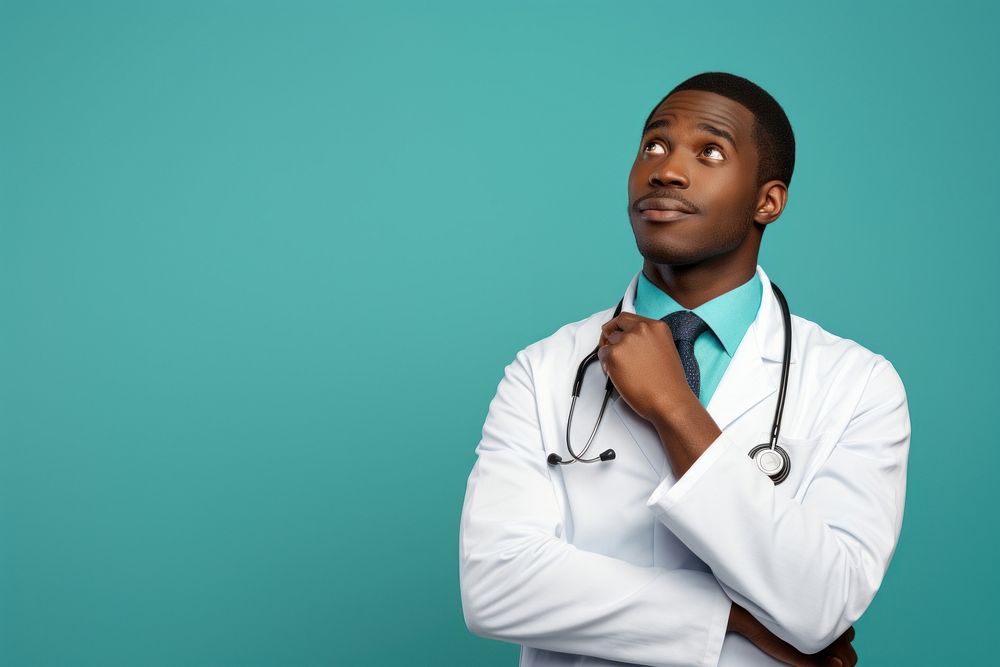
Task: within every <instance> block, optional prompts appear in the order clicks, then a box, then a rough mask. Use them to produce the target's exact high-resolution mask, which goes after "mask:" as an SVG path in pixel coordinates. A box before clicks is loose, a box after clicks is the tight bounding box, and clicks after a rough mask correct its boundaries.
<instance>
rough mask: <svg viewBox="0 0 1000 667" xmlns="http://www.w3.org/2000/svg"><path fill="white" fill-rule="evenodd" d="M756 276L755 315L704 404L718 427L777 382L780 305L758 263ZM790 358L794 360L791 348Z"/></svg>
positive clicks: (780, 349)
mask: <svg viewBox="0 0 1000 667" xmlns="http://www.w3.org/2000/svg"><path fill="white" fill-rule="evenodd" d="M757 276H758V277H759V278H760V281H761V285H762V287H763V290H762V292H761V300H760V308H759V309H758V310H757V317H756V318H754V321H753V322H752V323H751V324H750V327H749V328H748V329H747V332H746V335H744V336H743V340H742V341H741V342H740V345H739V347H738V348H737V349H736V354H734V355H733V358H732V360H731V361H730V362H729V366H728V367H727V368H726V372H725V374H723V376H722V380H721V381H720V382H719V386H718V387H717V388H716V390H715V393H714V394H713V395H712V400H711V401H709V403H708V413H709V414H710V415H712V419H714V420H715V423H716V424H717V425H718V427H719V428H720V429H722V430H725V429H726V428H728V427H729V426H731V425H733V424H734V422H735V421H736V420H737V419H739V418H740V416H742V415H743V414H745V413H746V412H747V411H748V410H750V409H751V408H752V407H754V406H755V405H757V404H758V403H760V402H761V401H763V400H764V399H766V398H768V397H769V396H771V395H772V394H774V393H775V392H776V391H777V390H778V385H779V383H780V381H781V361H782V359H783V358H784V345H785V339H784V321H783V317H782V314H781V305H780V304H779V303H778V299H777V297H775V296H774V292H773V291H772V289H771V281H770V279H768V277H767V274H766V273H764V270H763V269H762V268H761V267H760V266H759V265H758V266H757ZM791 361H792V363H794V362H795V361H796V355H795V350H794V347H793V350H792V356H791ZM756 430H758V431H759V430H760V429H759V428H757V429H756Z"/></svg>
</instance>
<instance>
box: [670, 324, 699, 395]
mask: <svg viewBox="0 0 1000 667" xmlns="http://www.w3.org/2000/svg"><path fill="white" fill-rule="evenodd" d="M662 319H663V321H664V322H666V323H667V326H668V327H670V331H671V332H673V334H674V344H675V345H676V346H677V352H678V354H680V357H681V363H682V364H684V375H685V377H687V381H688V386H689V387H691V391H693V392H694V395H695V396H697V397H699V398H701V373H700V372H699V371H698V361H697V359H695V358H694V341H695V339H697V338H698V336H700V335H701V334H702V333H704V332H706V331H708V325H707V324H706V323H705V320H703V319H701V318H700V317H698V316H697V315H695V314H694V313H692V312H691V311H690V310H678V311H677V312H674V313H670V314H669V315H667V316H666V317H664V318H662Z"/></svg>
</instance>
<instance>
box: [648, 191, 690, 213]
mask: <svg viewBox="0 0 1000 667" xmlns="http://www.w3.org/2000/svg"><path fill="white" fill-rule="evenodd" d="M647 199H673V200H674V201H679V202H680V203H681V204H683V205H684V206H687V207H688V208H690V209H691V210H692V211H694V212H695V213H697V212H698V211H699V209H698V207H697V206H695V205H694V202H692V201H690V200H688V199H686V198H684V197H682V196H680V195H678V194H677V193H676V192H668V191H666V190H654V191H653V192H650V193H648V194H645V195H643V196H642V197H639V198H638V199H636V200H635V201H634V202H632V210H633V211H635V212H637V213H638V211H639V204H640V203H641V202H644V201H646V200H647Z"/></svg>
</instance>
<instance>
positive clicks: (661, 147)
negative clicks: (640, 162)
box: [642, 141, 663, 153]
mask: <svg viewBox="0 0 1000 667" xmlns="http://www.w3.org/2000/svg"><path fill="white" fill-rule="evenodd" d="M650 146H660V144H659V142H657V141H647V142H646V143H645V144H643V146H642V152H643V153H650V151H648V150H646V149H647V148H649V147H650ZM660 149H661V151H662V149H663V146H660Z"/></svg>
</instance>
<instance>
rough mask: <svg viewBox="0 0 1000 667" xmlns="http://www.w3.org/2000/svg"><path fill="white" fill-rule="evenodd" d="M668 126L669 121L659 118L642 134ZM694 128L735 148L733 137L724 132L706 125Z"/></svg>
mask: <svg viewBox="0 0 1000 667" xmlns="http://www.w3.org/2000/svg"><path fill="white" fill-rule="evenodd" d="M669 126H670V121H669V120H667V119H666V118H661V119H660V120H654V121H653V122H652V123H650V124H649V125H647V126H646V129H644V130H643V131H642V133H643V134H646V133H647V132H649V131H650V130H655V129H657V128H660V127H669ZM695 127H697V128H698V129H699V130H704V131H705V132H708V133H709V134H714V135H715V136H717V137H719V138H721V139H725V140H726V141H728V142H729V143H730V144H731V145H732V146H733V148H736V140H735V139H733V135H731V134H729V133H728V132H726V131H725V130H720V129H719V128H717V127H715V126H714V125H709V124H708V123H698V124H697V125H696V126H695Z"/></svg>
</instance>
